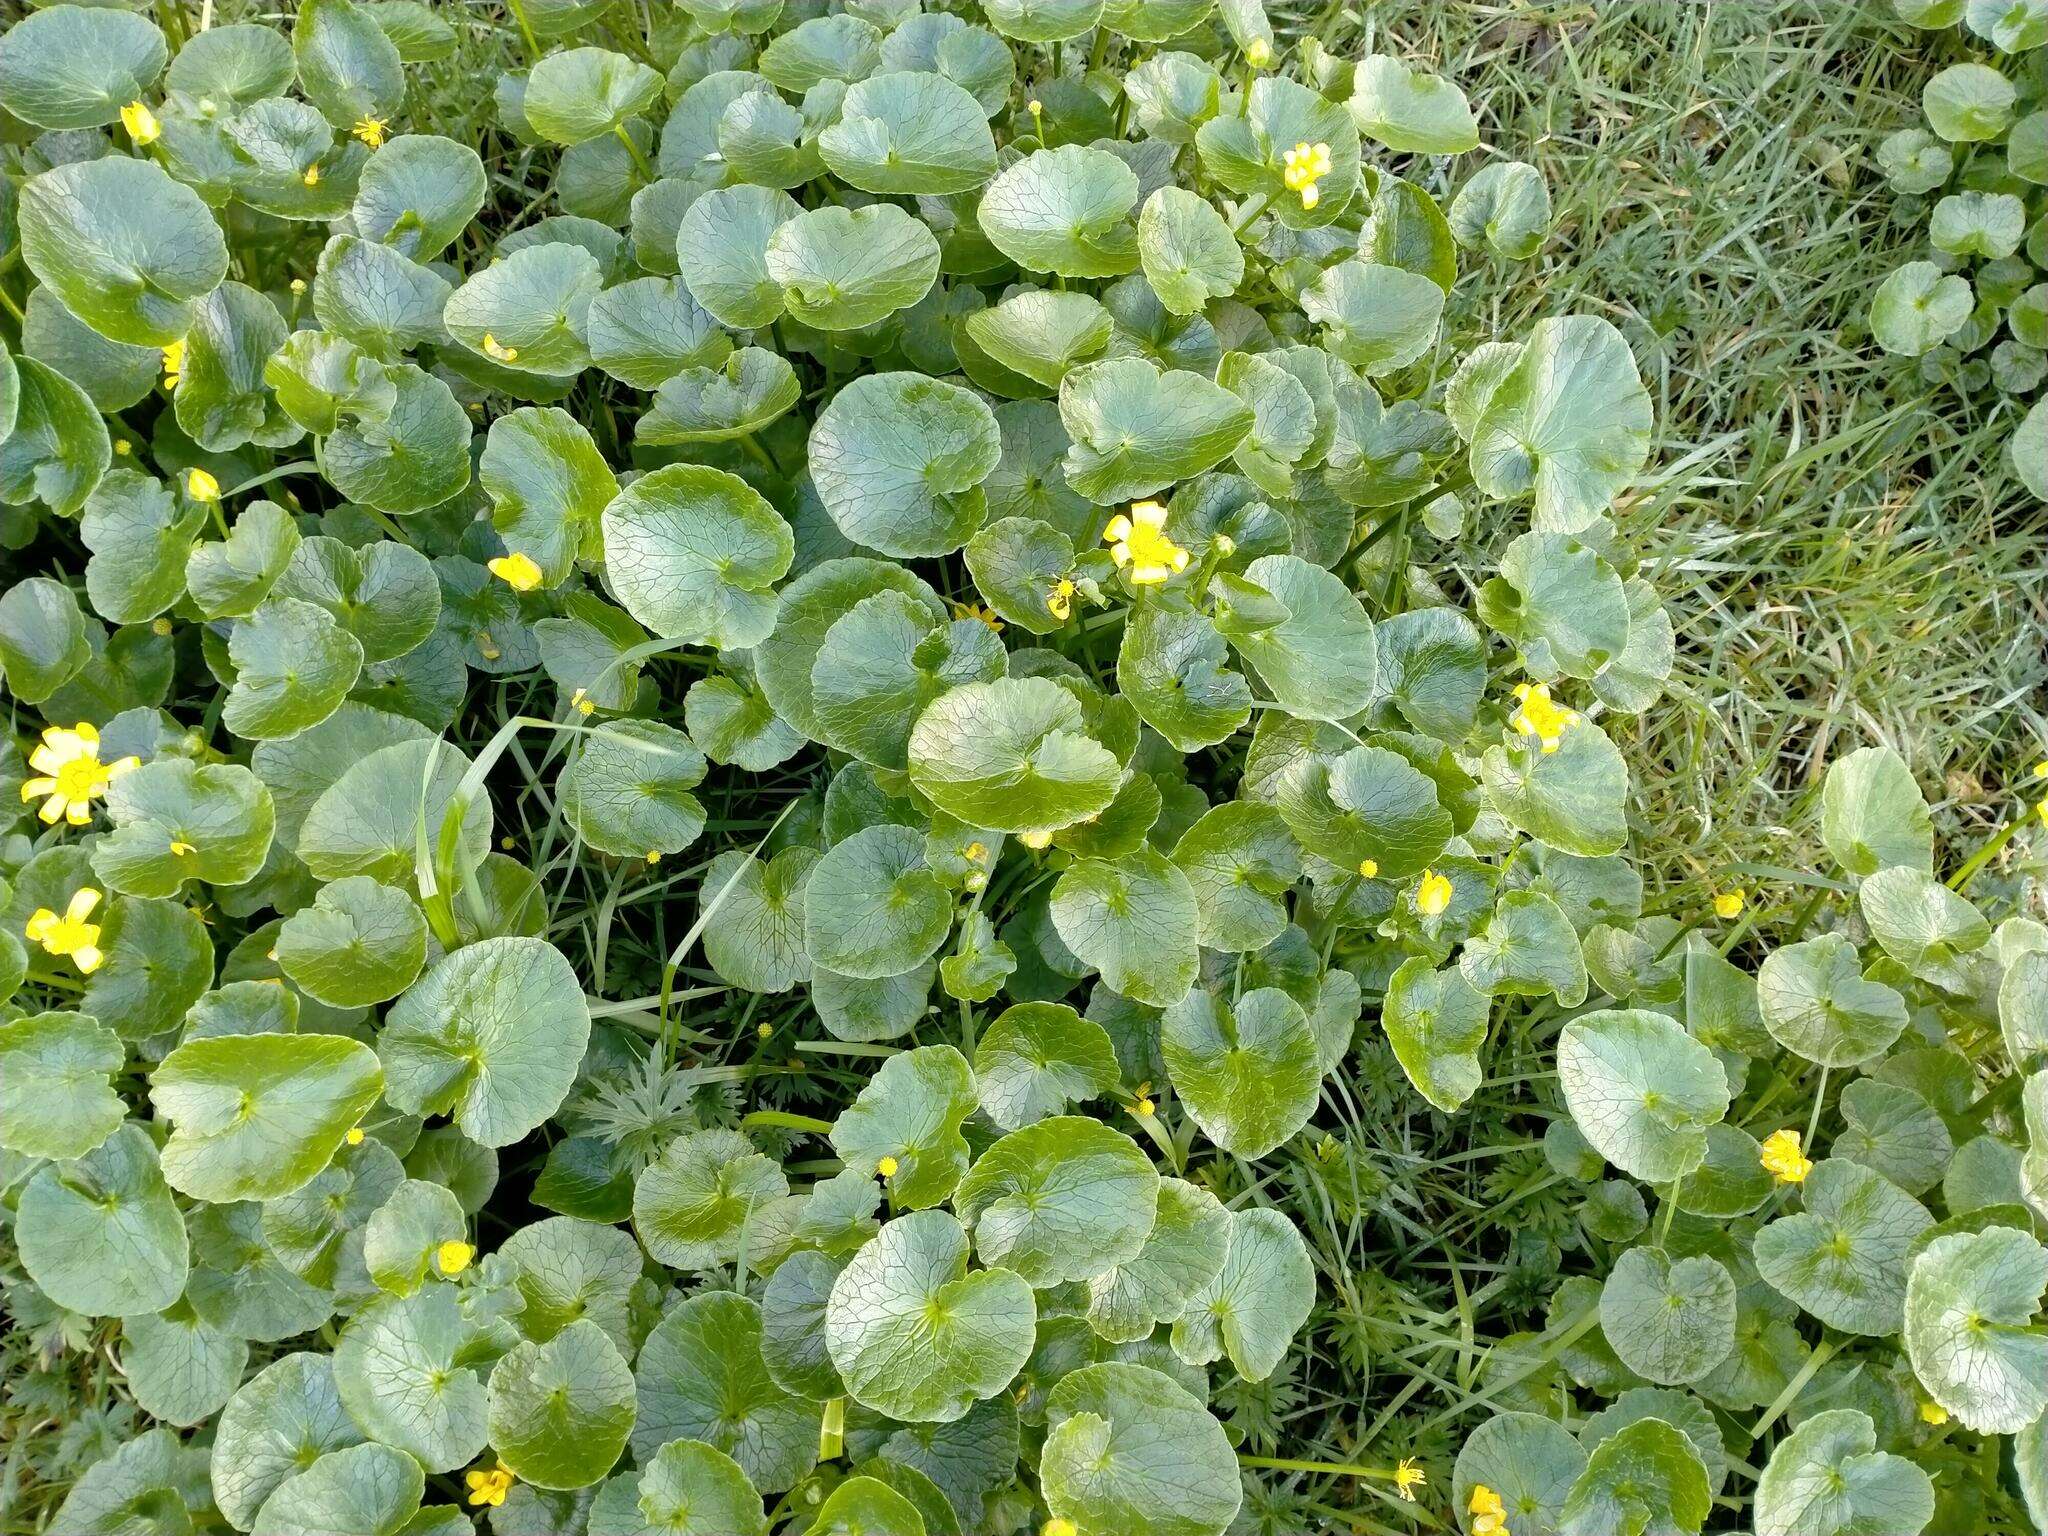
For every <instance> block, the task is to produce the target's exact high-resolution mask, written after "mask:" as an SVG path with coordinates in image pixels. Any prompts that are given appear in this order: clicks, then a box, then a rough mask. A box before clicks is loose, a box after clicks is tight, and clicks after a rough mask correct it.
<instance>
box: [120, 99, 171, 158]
mask: <svg viewBox="0 0 2048 1536" xmlns="http://www.w3.org/2000/svg"><path fill="white" fill-rule="evenodd" d="M121 126H122V127H123V128H126V129H127V130H128V138H129V141H130V142H131V143H133V144H134V145H135V147H136V148H137V149H140V148H142V146H143V145H145V144H154V143H155V142H156V141H157V140H158V139H160V138H162V137H163V136H164V125H163V124H162V123H160V122H158V121H157V120H156V114H155V113H154V112H152V111H150V110H149V103H148V102H146V101H131V102H129V103H128V105H127V106H125V107H123V108H122V109H121Z"/></svg>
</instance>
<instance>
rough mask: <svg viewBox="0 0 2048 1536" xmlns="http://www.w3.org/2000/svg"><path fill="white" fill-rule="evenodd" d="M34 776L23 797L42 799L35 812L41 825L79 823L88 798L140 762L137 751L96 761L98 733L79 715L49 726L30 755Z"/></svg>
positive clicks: (87, 812)
mask: <svg viewBox="0 0 2048 1536" xmlns="http://www.w3.org/2000/svg"><path fill="white" fill-rule="evenodd" d="M28 765H29V767H31V768H33V769H34V770H35V776H34V777H33V778H30V779H27V780H24V781H23V783H22V786H21V799H22V803H23V804H24V805H25V804H27V803H28V802H29V801H31V800H40V801H42V802H43V804H42V808H41V809H40V810H38V811H37V812H36V818H37V819H38V820H39V821H41V822H42V823H43V824H44V825H45V826H54V825H55V824H56V823H57V822H58V821H59V820H62V821H67V822H69V823H70V824H71V825H72V826H74V827H82V826H84V825H85V824H86V823H87V822H88V821H91V820H92V803H93V801H95V800H97V799H99V798H100V797H101V796H102V795H104V794H105V793H106V792H107V785H108V783H109V782H110V781H111V780H113V779H115V778H117V777H118V776H119V775H121V774H124V773H126V772H128V770H129V769H131V768H139V767H141V766H142V759H141V758H139V757H123V758H117V759H116V760H115V761H113V762H111V763H103V762H101V761H100V733H99V732H98V731H96V730H94V729H93V728H92V727H91V726H90V725H88V724H86V722H85V721H83V720H81V721H79V722H78V724H77V725H75V726H73V727H72V728H71V729H70V730H68V731H67V730H64V729H63V728H62V727H60V726H55V725H53V726H50V727H48V728H47V729H45V730H44V732H43V739H42V742H41V744H40V745H38V746H37V747H36V749H35V750H34V751H33V752H31V753H29V755H28Z"/></svg>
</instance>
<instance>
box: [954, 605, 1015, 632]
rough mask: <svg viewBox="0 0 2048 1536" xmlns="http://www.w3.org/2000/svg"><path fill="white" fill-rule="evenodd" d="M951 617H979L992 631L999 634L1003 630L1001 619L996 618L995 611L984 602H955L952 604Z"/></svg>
mask: <svg viewBox="0 0 2048 1536" xmlns="http://www.w3.org/2000/svg"><path fill="white" fill-rule="evenodd" d="M953 617H954V618H956V619H979V620H981V622H982V623H984V624H986V625H987V626H988V627H989V629H990V630H992V631H993V632H994V633H996V634H998V635H1000V634H1001V633H1002V632H1003V621H1002V620H1001V619H999V618H997V617H996V611H995V610H994V609H993V608H991V607H989V606H988V605H987V604H985V603H955V604H954V605H953Z"/></svg>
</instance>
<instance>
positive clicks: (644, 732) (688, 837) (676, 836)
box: [557, 720, 704, 858]
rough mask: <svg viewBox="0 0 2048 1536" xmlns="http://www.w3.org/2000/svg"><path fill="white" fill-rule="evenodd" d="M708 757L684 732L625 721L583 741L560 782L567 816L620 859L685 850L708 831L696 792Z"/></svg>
mask: <svg viewBox="0 0 2048 1536" xmlns="http://www.w3.org/2000/svg"><path fill="white" fill-rule="evenodd" d="M703 781H704V754H703V753H701V752H699V751H698V750H697V748H696V747H695V746H694V745H693V744H692V743H691V741H690V738H689V737H687V736H685V735H684V734H683V733H682V732H681V731H678V730H675V729H673V728H671V727H669V726H666V725H659V724H656V723H655V722H654V721H651V720H619V721H614V722H613V723H611V724H609V725H605V726H601V727H599V728H598V729H597V730H595V731H592V732H591V733H589V734H588V735H585V736H581V737H579V738H578V739H577V743H576V748H575V752H574V755H573V756H571V758H570V759H569V766H568V767H567V768H565V769H564V770H563V771H562V776H561V778H560V780H559V781H558V791H557V792H558V795H559V799H560V802H561V806H562V812H563V814H564V815H565V816H566V817H567V818H568V820H569V824H570V825H571V826H573V827H574V828H575V829H576V835H577V836H578V837H580V838H581V839H583V841H584V842H585V843H588V844H589V845H590V846H591V847H593V848H596V849H598V850H599V851H601V852H604V853H610V854H616V855H617V856H618V857H620V858H646V857H648V855H649V854H670V853H680V852H682V851H683V849H685V848H687V847H689V846H690V844H692V843H694V842H695V841H696V840H697V837H698V834H699V833H701V832H702V831H703V830H704V807H703V805H702V803H701V802H699V800H698V799H697V797H696V796H695V795H693V794H691V793H690V791H691V790H693V789H695V788H696V787H697V786H698V785H699V784H701V783H702V782H703Z"/></svg>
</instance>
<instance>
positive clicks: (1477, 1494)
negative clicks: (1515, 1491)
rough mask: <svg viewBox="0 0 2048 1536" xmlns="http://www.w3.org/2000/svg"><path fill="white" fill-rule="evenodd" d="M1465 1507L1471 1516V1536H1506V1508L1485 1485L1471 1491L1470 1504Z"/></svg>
mask: <svg viewBox="0 0 2048 1536" xmlns="http://www.w3.org/2000/svg"><path fill="white" fill-rule="evenodd" d="M1465 1507H1466V1508H1467V1509H1468V1510H1469V1511H1471V1514H1472V1536H1508V1511H1507V1506H1506V1505H1504V1504H1502V1503H1501V1501H1500V1495H1499V1494H1497V1493H1495V1492H1494V1491H1493V1490H1492V1489H1491V1488H1489V1487H1487V1486H1486V1484H1484V1483H1481V1484H1479V1485H1478V1486H1477V1487H1475V1488H1474V1489H1473V1490H1472V1502H1471V1503H1470V1504H1468V1505H1466V1506H1465Z"/></svg>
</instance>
